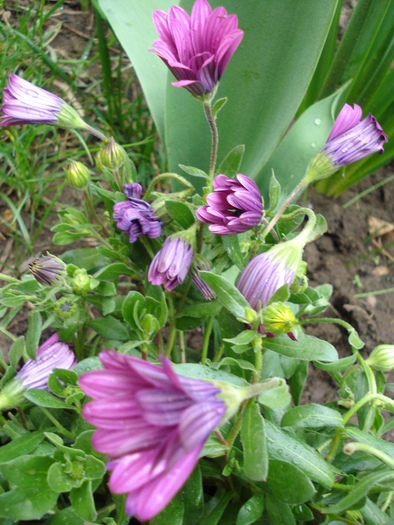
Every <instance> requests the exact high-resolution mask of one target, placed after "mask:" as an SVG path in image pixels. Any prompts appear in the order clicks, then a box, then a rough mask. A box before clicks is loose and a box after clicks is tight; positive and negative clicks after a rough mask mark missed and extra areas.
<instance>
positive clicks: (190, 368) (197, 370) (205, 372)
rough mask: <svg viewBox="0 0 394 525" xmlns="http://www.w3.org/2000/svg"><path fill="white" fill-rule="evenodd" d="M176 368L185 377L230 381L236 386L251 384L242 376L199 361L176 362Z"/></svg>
mask: <svg viewBox="0 0 394 525" xmlns="http://www.w3.org/2000/svg"><path fill="white" fill-rule="evenodd" d="M173 368H174V370H175V371H176V373H177V374H179V375H181V376H185V377H192V378H194V379H202V380H205V381H221V382H223V383H230V385H235V386H241V387H244V386H249V383H248V382H247V381H245V379H242V378H241V377H238V376H234V375H232V374H229V373H227V372H223V371H222V370H212V369H211V368H208V367H207V366H204V365H201V364H197V363H185V364H174V365H173Z"/></svg>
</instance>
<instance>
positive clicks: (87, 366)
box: [73, 357, 103, 376]
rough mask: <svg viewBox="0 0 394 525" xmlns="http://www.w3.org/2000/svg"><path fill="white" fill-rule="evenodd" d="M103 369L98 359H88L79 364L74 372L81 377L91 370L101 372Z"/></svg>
mask: <svg viewBox="0 0 394 525" xmlns="http://www.w3.org/2000/svg"><path fill="white" fill-rule="evenodd" d="M102 368H103V365H102V364H101V361H100V359H99V358H98V357H87V358H86V359H83V360H82V361H80V362H79V363H77V364H76V366H75V368H74V370H73V371H74V372H75V373H77V374H78V376H80V375H82V374H84V373H85V372H89V371H90V370H101V369H102Z"/></svg>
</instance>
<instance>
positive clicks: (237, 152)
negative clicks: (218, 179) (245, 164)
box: [216, 144, 245, 178]
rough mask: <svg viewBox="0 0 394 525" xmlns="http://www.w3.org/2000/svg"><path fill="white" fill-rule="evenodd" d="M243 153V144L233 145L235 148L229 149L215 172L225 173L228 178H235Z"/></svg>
mask: <svg viewBox="0 0 394 525" xmlns="http://www.w3.org/2000/svg"><path fill="white" fill-rule="evenodd" d="M244 153H245V145H244V144H240V145H239V146H235V148H233V149H232V150H231V151H229V152H228V153H227V155H226V156H225V158H224V159H223V160H222V162H221V164H220V166H219V167H218V168H217V170H216V173H218V174H223V175H227V177H230V178H235V176H236V175H237V174H238V173H239V169H240V167H241V164H242V159H243V156H244Z"/></svg>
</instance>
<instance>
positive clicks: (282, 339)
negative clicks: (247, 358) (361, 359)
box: [264, 334, 338, 361]
mask: <svg viewBox="0 0 394 525" xmlns="http://www.w3.org/2000/svg"><path fill="white" fill-rule="evenodd" d="M264 348H267V349H269V350H273V351H274V352H278V354H282V355H286V356H288V357H294V358H296V359H302V360H305V361H309V360H310V361H315V360H316V361H336V360H337V359H338V353H337V351H336V350H335V348H334V347H333V346H332V345H331V344H330V343H328V342H327V341H323V340H322V339H318V338H317V337H313V336H311V335H301V334H300V335H299V338H298V341H293V340H291V339H290V338H289V337H288V336H287V335H279V336H277V337H266V338H265V339H264Z"/></svg>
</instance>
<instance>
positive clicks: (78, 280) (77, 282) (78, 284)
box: [72, 268, 90, 293]
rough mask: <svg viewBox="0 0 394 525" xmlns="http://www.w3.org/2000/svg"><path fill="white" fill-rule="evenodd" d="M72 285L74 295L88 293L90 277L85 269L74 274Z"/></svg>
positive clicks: (80, 269)
mask: <svg viewBox="0 0 394 525" xmlns="http://www.w3.org/2000/svg"><path fill="white" fill-rule="evenodd" d="M72 285H73V290H74V292H75V293H80V292H90V275H88V272H87V271H86V270H85V268H79V269H78V270H76V271H75V272H74V275H73V282H72Z"/></svg>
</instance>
